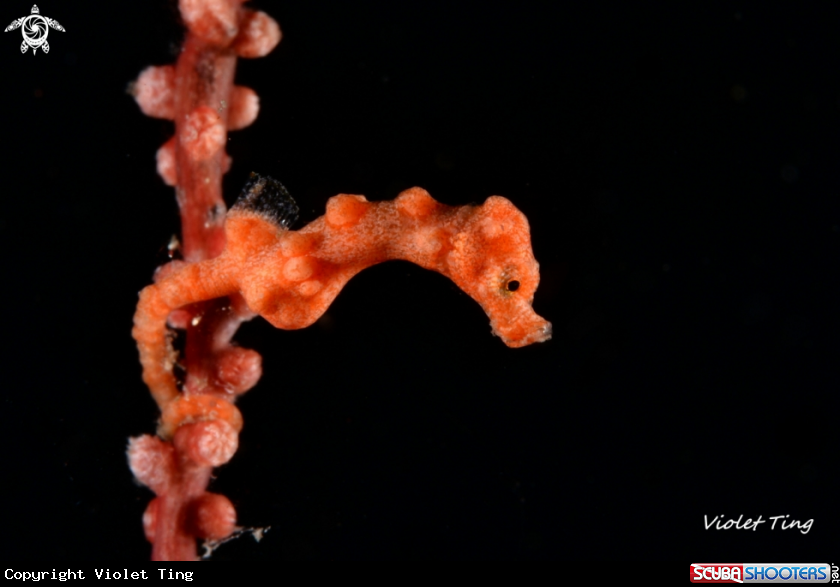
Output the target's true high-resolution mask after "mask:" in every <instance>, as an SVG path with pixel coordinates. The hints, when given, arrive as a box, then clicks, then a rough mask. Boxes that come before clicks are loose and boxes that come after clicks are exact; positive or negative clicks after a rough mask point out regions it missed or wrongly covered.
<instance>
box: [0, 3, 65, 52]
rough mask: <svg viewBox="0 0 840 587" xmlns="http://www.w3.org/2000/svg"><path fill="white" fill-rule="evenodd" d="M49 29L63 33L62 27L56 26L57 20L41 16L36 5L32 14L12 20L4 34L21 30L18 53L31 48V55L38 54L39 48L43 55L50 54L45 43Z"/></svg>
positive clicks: (48, 45) (48, 46) (47, 44)
mask: <svg viewBox="0 0 840 587" xmlns="http://www.w3.org/2000/svg"><path fill="white" fill-rule="evenodd" d="M50 28H54V29H55V30H57V31H61V32H62V33H63V32H64V27H63V26H61V25H60V24H58V21H57V20H53V19H51V18H47V17H46V16H41V11H40V10H38V5H37V4H35V5H33V6H32V14H30V15H29V16H24V17H23V18H18V19H17V20H13V21H12V24H10V25H9V26H7V27H6V30H5V31H3V32H4V33H8V32H9V31H13V30H15V29H21V33H23V43H21V45H20V52H21V53H26V50H27V49H29V48H30V47H32V54H33V55H35V53H37V52H38V48H40V49H41V50H42V51H43V52H44V53H49V52H50V44H49V43H47V34H49V32H50Z"/></svg>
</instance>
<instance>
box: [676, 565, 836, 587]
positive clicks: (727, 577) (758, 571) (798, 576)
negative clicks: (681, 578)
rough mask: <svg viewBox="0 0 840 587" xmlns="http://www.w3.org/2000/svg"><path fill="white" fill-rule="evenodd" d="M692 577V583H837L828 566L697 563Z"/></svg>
mask: <svg viewBox="0 0 840 587" xmlns="http://www.w3.org/2000/svg"><path fill="white" fill-rule="evenodd" d="M834 568H836V567H834ZM690 577H691V582H692V583H786V584H789V583H829V582H834V581H832V580H831V577H833V574H832V570H831V567H830V566H829V565H828V564H825V563H811V564H806V563H797V564H793V563H778V564H773V563H732V564H714V563H694V564H692V565H691V567H690Z"/></svg>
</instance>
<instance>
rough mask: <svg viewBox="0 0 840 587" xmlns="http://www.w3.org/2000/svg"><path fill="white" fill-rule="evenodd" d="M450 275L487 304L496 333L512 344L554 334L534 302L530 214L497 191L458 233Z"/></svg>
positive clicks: (536, 268) (535, 272) (535, 275)
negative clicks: (534, 305) (523, 212)
mask: <svg viewBox="0 0 840 587" xmlns="http://www.w3.org/2000/svg"><path fill="white" fill-rule="evenodd" d="M447 264H448V267H449V273H450V277H451V278H452V280H453V281H455V283H457V284H458V286H459V287H460V288H461V289H463V290H464V291H465V292H467V293H468V294H469V295H470V296H471V297H472V298H473V299H474V300H475V301H477V302H478V303H479V304H481V307H482V308H484V311H485V312H487V315H488V316H489V317H490V325H491V326H492V328H493V333H494V334H495V335H497V336H499V337H500V338H501V339H502V341H504V343H505V344H506V345H508V346H509V347H522V346H526V345H529V344H532V343H535V342H544V341H546V340H548V339H550V338H551V323H550V322H548V321H547V320H545V319H544V318H542V317H540V316H539V315H537V313H536V312H534V309H533V308H532V307H531V304H532V303H533V301H534V292H535V291H536V290H537V286H538V285H539V283H540V272H539V268H540V266H539V263H537V260H536V259H535V258H534V253H533V250H532V248H531V231H530V228H529V226H528V220H527V218H525V215H524V214H522V212H520V211H519V210H517V208H516V207H515V206H514V205H513V204H511V203H510V201H509V200H507V199H505V198H502V197H500V196H492V197H490V198H488V199H487V201H486V202H485V203H484V204H482V205H481V206H478V207H477V208H475V209H474V211H473V214H472V215H471V217H470V219H469V220H468V221H467V222H466V224H465V226H464V229H463V230H462V231H461V232H459V233H458V234H456V235H455V236H454V237H453V241H452V249H451V251H450V252H449V255H448V259H447Z"/></svg>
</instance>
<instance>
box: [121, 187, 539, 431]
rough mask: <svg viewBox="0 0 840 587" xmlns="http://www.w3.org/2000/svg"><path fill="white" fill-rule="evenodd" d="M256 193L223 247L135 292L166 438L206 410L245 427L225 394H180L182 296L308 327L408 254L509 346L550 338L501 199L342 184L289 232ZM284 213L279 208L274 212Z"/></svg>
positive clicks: (236, 211)
mask: <svg viewBox="0 0 840 587" xmlns="http://www.w3.org/2000/svg"><path fill="white" fill-rule="evenodd" d="M269 181H273V180H269ZM265 185H266V183H265V181H262V182H260V181H254V180H253V179H252V181H251V182H250V183H249V186H250V187H251V188H253V186H258V187H259V189H260V190H263V189H266V191H265V192H263V193H268V191H269V190H268V188H265ZM249 186H246V188H247V187H249ZM252 192H253V190H252V189H246V192H245V194H243V196H242V197H241V198H240V201H239V203H237V205H236V206H234V207H233V209H231V211H230V213H229V214H228V216H227V219H226V222H225V234H226V237H227V245H226V247H225V249H224V251H223V252H222V254H221V255H220V256H218V257H216V258H214V259H209V260H207V261H201V262H198V263H192V264H181V265H180V266H178V267H176V268H175V269H174V270H173V271H171V272H169V273H168V275H167V276H166V277H165V278H163V279H161V280H160V281H159V282H158V283H156V284H154V285H150V286H148V287H147V288H145V289H144V290H143V291H142V292H141V294H140V303H139V305H138V306H137V313H136V314H135V317H134V324H135V326H134V331H133V334H134V338H135V339H136V340H137V344H138V347H139V349H140V359H141V362H142V364H143V376H144V380H145V381H146V383H147V384H148V385H149V388H150V389H151V390H152V395H153V396H154V397H155V399H156V400H157V402H158V404H159V405H160V407H161V410H162V412H163V417H162V420H161V430H160V432H161V433H162V435H163V436H165V437H166V436H170V435H171V434H172V433H173V432H174V430H175V429H176V428H177V427H178V425H180V424H181V423H183V422H185V421H200V420H207V419H212V418H209V417H208V416H207V414H206V411H207V410H212V411H213V412H214V417H219V418H224V419H227V420H229V421H230V423H231V425H232V426H233V427H234V428H235V429H237V430H238V429H239V428H240V427H241V416H240V415H239V412H238V411H237V410H236V408H234V407H233V406H232V405H231V406H230V408H227V407H225V406H224V405H223V403H227V402H224V400H223V399H222V398H220V397H216V396H214V395H212V394H211V395H203V396H191V397H189V398H184V397H181V396H179V394H178V390H177V387H176V383H175V376H174V374H173V372H172V366H173V358H172V351H171V348H170V346H169V344H168V332H167V328H166V320H167V316H168V315H169V314H170V312H172V311H173V310H176V309H177V308H180V307H182V306H185V305H187V304H192V303H196V302H201V301H204V300H210V299H214V298H218V297H221V296H228V295H235V294H241V296H242V297H243V298H244V300H245V302H246V303H247V305H248V307H249V308H250V309H251V310H252V311H253V312H255V313H257V314H259V315H261V316H263V317H264V318H265V319H266V320H268V321H269V322H270V323H271V324H273V325H274V326H276V327H278V328H284V329H297V328H305V327H306V326H309V325H310V324H312V323H313V322H315V321H316V320H317V319H318V318H319V317H320V316H321V315H322V314H323V313H324V312H325V311H326V310H327V308H328V307H329V305H330V304H331V303H332V301H333V300H334V299H335V297H336V295H338V293H339V291H341V288H342V287H344V284H346V283H347V282H348V281H349V280H350V278H352V277H353V276H354V275H356V274H357V273H358V272H359V271H361V270H362V269H364V268H366V267H370V266H371V265H375V264H376V263H381V262H383V261H387V260H389V259H403V260H406V261H411V262H412V263H416V264H417V265H420V266H421V267H425V268H426V269H432V270H434V271H437V272H439V273H442V274H443V275H446V276H447V277H449V278H450V279H452V280H453V281H454V282H455V283H456V284H457V285H458V286H459V287H460V288H461V289H463V290H464V291H465V292H466V293H468V294H469V295H470V296H471V297H472V298H473V299H475V300H476V301H477V302H478V303H479V304H481V307H482V308H484V311H485V312H487V315H488V316H489V317H490V324H491V326H492V328H493V333H494V334H496V335H498V336H499V337H500V338H501V339H502V341H504V343H505V344H507V345H508V346H511V347H521V346H525V345H528V344H531V343H535V342H542V341H545V340H548V339H549V338H550V337H551V324H550V323H549V322H547V321H546V320H544V319H543V318H541V317H539V316H538V315H537V314H536V313H535V312H534V310H533V309H532V307H531V303H532V301H533V298H534V292H535V291H536V289H537V285H538V284H539V264H538V263H537V261H536V259H534V255H533V252H532V250H531V240H530V232H529V228H528V221H527V219H526V218H525V216H524V215H523V214H522V213H521V212H520V211H519V210H517V209H516V208H515V207H514V206H513V204H511V203H510V202H509V201H508V200H506V199H505V198H502V197H499V196H493V197H491V198H488V199H487V201H486V202H485V203H484V204H482V205H480V206H462V207H450V206H445V205H443V204H441V203H439V202H437V201H435V200H434V199H433V198H432V197H431V196H430V195H429V194H428V192H426V191H425V190H423V189H421V188H412V189H409V190H406V191H404V192H402V193H401V194H400V195H399V197H398V198H397V199H396V200H393V201H390V202H368V201H367V200H366V199H365V198H364V196H358V195H347V194H340V195H338V196H335V197H333V198H330V200H329V202H328V203H327V213H326V214H325V215H324V216H322V217H321V218H318V219H317V220H315V221H314V222H312V223H311V224H309V225H308V226H306V227H305V228H303V229H301V230H299V231H292V230H288V229H286V228H285V226H284V224H283V223H282V221H280V220H278V215H277V214H276V213H272V212H270V211H268V210H266V208H265V200H264V199H262V198H259V197H256V196H255V195H254V194H253V193H252ZM258 195H259V194H258ZM271 199H273V201H274V202H275V204H276V205H279V206H281V207H286V208H288V206H289V203H288V201H287V200H286V199H285V198H283V197H282V196H280V197H277V195H276V194H274V193H273V195H272V196H271ZM287 213H288V211H286V212H283V211H282V210H281V217H283V218H285V214H287ZM199 399H200V401H199ZM202 402H203V403H202ZM208 402H215V403H213V405H212V406H208V405H206V404H207V403H208ZM219 402H221V403H219ZM188 403H189V404H190V405H189V406H187V405H186V404H188Z"/></svg>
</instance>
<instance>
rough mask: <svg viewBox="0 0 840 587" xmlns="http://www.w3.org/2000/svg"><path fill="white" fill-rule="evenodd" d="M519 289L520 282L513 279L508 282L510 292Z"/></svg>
mask: <svg viewBox="0 0 840 587" xmlns="http://www.w3.org/2000/svg"><path fill="white" fill-rule="evenodd" d="M518 289H519V282H518V281H517V280H515V279H511V280H510V281H508V282H507V290H508V291H516V290H518Z"/></svg>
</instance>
